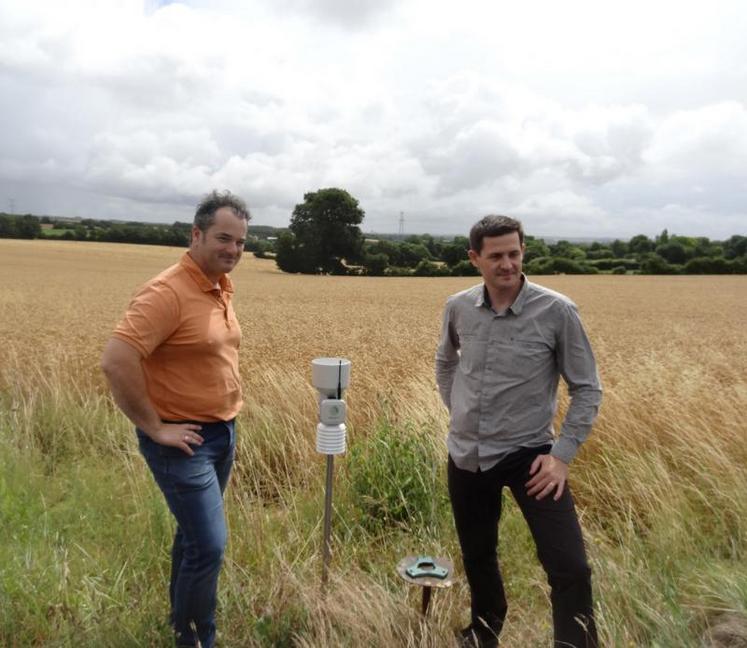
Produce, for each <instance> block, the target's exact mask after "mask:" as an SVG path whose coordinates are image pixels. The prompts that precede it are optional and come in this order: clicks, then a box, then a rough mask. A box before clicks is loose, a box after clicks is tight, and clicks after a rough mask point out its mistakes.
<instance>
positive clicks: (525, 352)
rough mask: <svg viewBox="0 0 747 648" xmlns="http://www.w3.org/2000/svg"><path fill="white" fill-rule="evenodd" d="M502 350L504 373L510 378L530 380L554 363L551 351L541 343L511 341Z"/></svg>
mask: <svg viewBox="0 0 747 648" xmlns="http://www.w3.org/2000/svg"><path fill="white" fill-rule="evenodd" d="M504 348H505V353H506V364H505V373H506V375H507V376H510V377H512V378H517V379H520V380H530V379H531V378H534V377H536V376H537V375H538V374H540V373H543V372H544V371H546V370H547V369H548V366H549V365H550V364H553V363H554V362H555V361H554V359H553V352H552V349H551V348H550V347H549V346H548V345H547V344H545V343H544V342H542V341H535V340H522V339H513V340H510V341H508V342H506V346H505V347H504Z"/></svg>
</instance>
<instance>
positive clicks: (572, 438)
mask: <svg viewBox="0 0 747 648" xmlns="http://www.w3.org/2000/svg"><path fill="white" fill-rule="evenodd" d="M556 342H557V346H556V350H555V353H556V360H557V363H558V369H559V371H560V374H561V375H562V376H563V379H564V380H565V382H566V384H567V385H568V394H569V396H570V399H571V402H570V405H569V407H568V411H567V412H566V416H565V420H564V421H563V425H562V426H561V429H560V437H559V438H558V440H557V441H556V442H555V443H554V444H553V447H552V450H551V451H550V454H549V455H539V456H538V457H537V458H536V459H535V460H534V462H533V463H532V466H531V468H530V470H529V474H530V475H531V476H532V478H531V479H530V480H529V481H528V482H527V483H526V487H527V494H528V495H529V496H530V497H532V496H534V497H536V498H537V499H538V500H539V499H542V498H543V497H545V496H547V495H549V494H551V493H552V492H553V491H555V495H554V496H553V499H555V500H558V499H560V496H561V495H562V494H563V490H564V489H565V483H566V481H567V479H568V464H570V463H571V461H572V460H573V457H575V456H576V452H578V448H579V447H580V445H581V444H582V443H583V442H584V441H585V440H586V437H588V436H589V432H591V426H592V424H593V423H594V419H595V418H596V416H597V414H598V412H599V405H600V403H601V402H602V386H601V383H600V381H599V374H598V372H597V366H596V362H595V360H594V353H593V352H592V350H591V344H590V343H589V338H588V337H587V336H586V331H584V327H583V325H582V324H581V319H580V318H579V316H578V311H577V310H576V308H575V307H574V306H572V305H570V304H569V305H567V306H566V308H565V311H564V318H563V321H562V323H561V326H560V327H559V330H558V333H557V337H556Z"/></svg>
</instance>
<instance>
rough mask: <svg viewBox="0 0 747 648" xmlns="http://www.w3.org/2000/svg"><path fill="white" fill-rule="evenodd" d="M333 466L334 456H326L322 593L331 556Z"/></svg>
mask: <svg viewBox="0 0 747 648" xmlns="http://www.w3.org/2000/svg"><path fill="white" fill-rule="evenodd" d="M334 466H335V455H331V454H329V455H327V486H326V490H325V493H324V544H323V546H322V592H323V591H324V589H325V587H326V585H327V571H328V568H329V560H330V558H331V556H332V549H331V546H330V535H331V531H332V484H333V482H332V474H333V471H334Z"/></svg>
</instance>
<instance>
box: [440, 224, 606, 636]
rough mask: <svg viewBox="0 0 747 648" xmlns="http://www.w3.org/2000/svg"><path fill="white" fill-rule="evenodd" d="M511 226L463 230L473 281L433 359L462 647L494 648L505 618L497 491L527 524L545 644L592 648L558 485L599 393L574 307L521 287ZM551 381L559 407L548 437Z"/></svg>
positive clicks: (449, 317)
mask: <svg viewBox="0 0 747 648" xmlns="http://www.w3.org/2000/svg"><path fill="white" fill-rule="evenodd" d="M524 249H525V246H524V232H523V229H522V226H521V223H520V222H519V221H517V220H515V219H512V218H508V217H506V216H486V217H485V218H483V219H482V220H480V221H479V222H478V223H476V224H475V225H474V226H473V227H472V230H471V231H470V250H469V258H470V260H471V262H472V264H473V265H474V266H475V267H476V268H477V269H478V270H479V271H480V274H481V275H482V278H483V283H481V284H480V285H478V286H475V287H474V288H470V289H468V290H465V291H462V292H460V293H457V294H455V295H452V296H451V297H450V298H449V299H448V301H447V304H446V309H445V312H444V320H443V329H442V332H441V340H440V343H439V346H438V351H437V353H436V381H437V383H438V388H439V391H440V393H441V398H442V399H443V402H444V404H445V405H446V407H447V408H448V409H449V413H450V418H451V421H450V426H449V436H448V449H449V466H448V480H449V496H450V498H451V505H452V510H453V513H454V522H455V525H456V529H457V534H458V536H459V543H460V545H461V549H462V558H463V561H464V569H465V573H466V575H467V580H468V582H469V586H470V592H471V596H472V606H471V607H472V623H471V625H470V626H469V627H467V628H465V629H464V630H463V631H461V633H460V638H461V640H462V645H464V646H483V647H484V646H487V647H490V646H497V645H498V635H499V633H500V631H501V628H502V626H503V622H504V619H505V617H506V610H507V604H506V598H505V593H504V588H503V582H502V580H501V575H500V572H499V569H498V559H497V544H498V522H499V519H500V515H501V497H502V491H503V487H504V486H508V487H509V488H510V490H511V492H512V494H513V496H514V498H515V499H516V502H517V504H518V505H519V507H520V508H521V511H522V513H523V515H524V517H525V519H526V520H527V523H528V525H529V528H530V530H531V533H532V536H533V538H534V541H535V544H536V546H537V555H538V556H539V559H540V562H541V563H542V566H543V567H544V569H545V571H546V573H547V576H548V581H549V583H550V587H551V589H552V592H551V601H552V608H553V627H554V634H555V645H556V646H567V647H568V646H574V647H575V648H589V647H594V646H597V643H598V642H597V632H596V627H595V624H594V616H593V605H592V597H591V569H590V568H589V564H588V561H587V559H586V552H585V550H584V543H583V537H582V535H581V528H580V526H579V523H578V518H577V516H576V510H575V507H574V504H573V499H572V497H571V494H570V490H569V488H568V484H567V478H568V465H569V464H570V462H571V460H572V459H573V457H574V456H575V454H576V452H577V451H578V448H579V446H580V445H581V443H582V442H583V441H584V440H585V439H586V437H587V436H588V434H589V431H590V430H591V426H592V423H593V422H594V419H595V417H596V415H597V412H598V410H599V404H600V402H601V397H602V389H601V385H600V382H599V376H598V374H597V369H596V363H595V361H594V355H593V353H592V350H591V346H590V344H589V340H588V338H587V336H586V333H585V332H584V329H583V326H582V324H581V320H580V319H579V315H578V311H577V309H576V306H575V304H574V303H573V302H572V301H570V300H569V299H568V298H567V297H565V296H563V295H561V294H559V293H556V292H554V291H552V290H549V289H547V288H543V287H542V286H538V285H537V284H534V283H532V282H530V281H528V280H527V278H526V276H525V275H524V274H523V273H522V271H521V264H522V258H523V256H524ZM560 376H563V379H564V380H565V382H566V384H567V385H568V390H569V394H570V398H571V403H570V407H569V408H568V412H567V414H566V417H565V420H564V421H563V425H562V427H561V430H560V435H559V436H558V438H557V439H555V435H554V431H553V425H552V420H553V416H554V414H555V411H556V407H557V388H558V382H559V377H560Z"/></svg>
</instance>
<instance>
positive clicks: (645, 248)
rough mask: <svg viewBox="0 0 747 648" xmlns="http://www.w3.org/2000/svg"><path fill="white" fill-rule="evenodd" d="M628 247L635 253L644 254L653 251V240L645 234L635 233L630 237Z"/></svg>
mask: <svg viewBox="0 0 747 648" xmlns="http://www.w3.org/2000/svg"><path fill="white" fill-rule="evenodd" d="M628 249H629V250H630V251H631V252H633V253H635V254H645V253H646V252H652V251H653V249H654V242H653V241H652V240H651V239H650V238H649V237H648V236H646V235H645V234H637V235H636V236H634V237H633V238H632V239H630V242H629V243H628Z"/></svg>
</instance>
